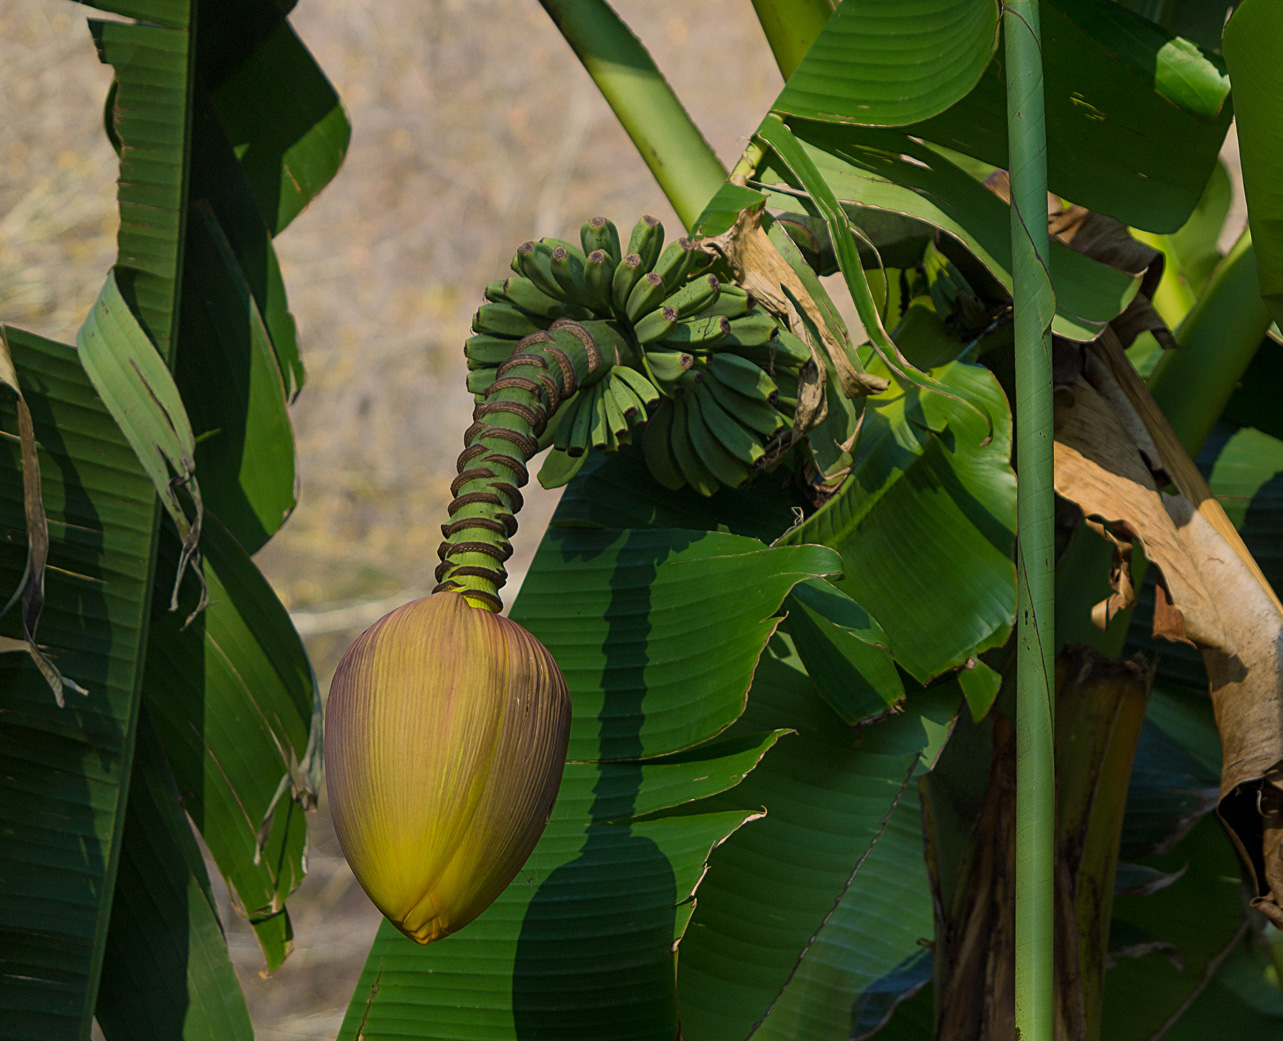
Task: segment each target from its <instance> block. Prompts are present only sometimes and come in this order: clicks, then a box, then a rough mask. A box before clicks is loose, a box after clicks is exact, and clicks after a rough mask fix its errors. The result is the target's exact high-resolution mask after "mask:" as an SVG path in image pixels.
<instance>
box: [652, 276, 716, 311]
mask: <svg viewBox="0 0 1283 1041" xmlns="http://www.w3.org/2000/svg"><path fill="white" fill-rule="evenodd" d="M721 289H722V284H721V283H720V282H719V281H718V280H717V276H716V275H704V276H703V277H701V278H697V279H695V280H694V281H693V282H687V283H686V284H685V285H684V286H682V287H681V289H679V290H677V292H675V293H673V294H672V295H671V296H669V297H668V299H666V300H665V301H664V306H665V307H671V308H672V309H673V310H674V311H676V312H677V317H678V318H679V319H681V318H691V317H694V316H695V315H697V314H702V313H703V312H704V311H705V310H706V309H707V308H709V307H711V306H712V305H713V303H714V302H715V301H716V300H717V296H718V294H719V293H720V292H721Z"/></svg>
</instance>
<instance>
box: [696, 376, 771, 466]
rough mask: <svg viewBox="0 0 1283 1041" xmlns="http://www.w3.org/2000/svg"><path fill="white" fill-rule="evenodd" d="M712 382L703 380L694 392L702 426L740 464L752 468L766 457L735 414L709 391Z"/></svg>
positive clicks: (750, 432)
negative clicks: (701, 418)
mask: <svg viewBox="0 0 1283 1041" xmlns="http://www.w3.org/2000/svg"><path fill="white" fill-rule="evenodd" d="M714 382H715V381H714V380H705V381H704V383H702V384H701V385H700V386H699V388H698V389H697V390H696V391H695V394H694V397H695V399H696V401H697V402H698V404H699V411H700V415H701V416H702V417H703V419H704V425H705V426H707V427H708V429H709V430H710V431H711V432H712V434H713V436H714V437H715V438H717V440H718V441H720V442H721V444H722V447H723V448H725V449H726V450H727V451H728V452H730V453H731V455H733V456H734V457H735V458H736V459H738V460H739V461H740V462H742V463H745V464H746V465H748V466H753V465H754V464H756V463H757V461H758V460H759V459H761V458H762V457H763V456H764V455H766V452H765V450H764V449H763V448H762V445H761V442H759V441H758V439H757V438H756V437H755V436H754V434H753V432H752V431H750V430H749V429H748V427H746V426H745V425H744V422H743V420H742V419H741V418H740V417H739V416H738V415H736V414H734V413H731V412H728V411H726V409H724V408H723V407H722V405H721V402H719V401H718V400H717V398H716V397H714V395H713V394H712V393H710V391H711V384H712V383H714Z"/></svg>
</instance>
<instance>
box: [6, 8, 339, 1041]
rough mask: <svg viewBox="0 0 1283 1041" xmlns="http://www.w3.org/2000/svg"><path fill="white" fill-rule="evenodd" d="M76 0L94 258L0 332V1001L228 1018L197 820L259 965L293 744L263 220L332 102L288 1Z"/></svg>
mask: <svg viewBox="0 0 1283 1041" xmlns="http://www.w3.org/2000/svg"><path fill="white" fill-rule="evenodd" d="M98 6H99V8H101V9H103V10H106V11H110V12H111V13H112V14H113V15H114V16H117V17H115V18H114V19H113V20H102V19H97V18H94V19H91V20H90V21H89V31H90V32H91V33H92V35H93V40H94V42H95V43H96V44H97V48H98V54H99V57H100V58H101V60H102V61H103V62H105V63H107V64H108V65H110V66H111V68H112V71H113V73H114V79H113V83H112V87H111V91H110V94H109V95H108V97H107V99H106V106H105V112H104V120H105V130H106V133H107V135H108V136H109V138H110V139H111V141H112V143H113V144H114V145H115V147H116V150H117V152H118V154H119V156H120V177H119V193H118V199H119V209H120V230H119V235H118V256H117V261H116V263H115V265H114V266H113V267H112V269H111V271H110V272H109V273H108V275H107V277H106V280H105V282H104V285H103V288H102V291H101V293H100V294H99V297H98V299H97V301H96V303H95V304H94V306H93V308H92V310H91V311H90V313H89V315H88V317H87V319H86V320H85V323H84V326H83V327H82V328H81V330H80V333H79V336H78V338H77V343H76V344H75V345H74V346H73V345H67V344H60V343H55V342H52V341H50V340H47V339H45V338H42V337H39V336H35V335H32V334H30V333H27V332H24V331H22V330H19V329H16V328H12V327H8V326H5V327H2V328H0V344H2V345H3V351H0V362H2V364H0V373H3V374H4V376H5V383H6V384H7V386H8V388H9V389H8V390H7V391H6V392H5V396H4V401H3V404H2V405H0V416H2V417H3V418H2V419H0V423H3V427H4V430H5V435H6V436H5V438H4V445H5V447H4V451H3V454H2V456H0V465H2V466H3V468H4V478H3V481H0V487H3V489H4V498H3V507H2V508H3V518H4V519H3V522H2V523H3V527H4V531H5V536H6V537H5V539H4V545H5V549H4V554H3V558H2V560H0V571H2V572H3V581H4V584H5V587H6V589H7V590H9V591H11V592H12V594H13V595H12V599H11V600H10V603H9V607H10V608H12V609H11V610H7V611H6V612H5V616H4V621H3V626H4V638H3V648H2V649H3V650H4V651H6V652H9V653H6V654H5V655H4V657H3V659H0V669H2V670H3V680H0V713H2V716H3V719H4V723H3V726H2V727H0V731H2V736H0V778H2V780H0V814H2V815H3V821H4V824H3V831H4V841H3V843H0V878H2V879H3V880H4V881H3V885H0V890H2V893H0V936H3V939H0V964H2V966H3V969H2V972H0V976H2V978H3V980H4V983H3V985H0V1023H2V1024H3V1033H4V1035H5V1036H6V1037H12V1038H31V1039H35V1038H43V1039H56V1038H68V1039H71V1038H88V1037H89V1036H90V1031H91V1028H92V1026H93V1024H94V1023H95V1021H96V1023H97V1025H98V1027H99V1028H100V1029H101V1031H102V1034H103V1036H105V1037H107V1038H109V1039H112V1038H135V1037H142V1036H147V1037H156V1038H162V1037H163V1038H179V1037H181V1038H192V1039H195V1038H220V1039H248V1038H251V1037H252V1036H253V1031H252V1028H251V1024H250V1019H249V1015H248V1012H247V1009H246V1005H245V1000H244V998H243V996H242V994H241V991H240V987H239V984H238V983H237V980H236V976H235V973H234V971H233V968H232V965H231V962H230V960H229V957H228V952H227V945H226V941H225V939H224V936H223V931H222V928H223V926H222V923H220V921H219V917H218V914H217V912H216V910H215V904H214V900H213V896H212V893H211V887H210V881H209V877H208V874H207V871H206V867H205V860H204V858H203V856H202V851H201V848H200V845H199V844H198V835H199V839H200V840H201V841H203V843H204V848H205V849H206V850H208V853H209V855H210V856H211V857H212V860H213V862H214V863H215V864H216V865H217V868H218V871H219V872H220V873H221V874H222V875H223V877H224V879H225V880H226V882H227V887H228V890H229V891H230V893H231V894H232V900H233V905H234V906H235V907H236V908H237V910H238V912H239V913H241V914H243V915H244V916H245V917H247V918H248V920H249V922H250V923H251V924H252V926H253V929H254V933H255V935H256V936H257V938H258V941H259V944H260V946H261V948H262V955H263V968H264V971H271V970H273V969H275V968H276V967H278V966H279V965H280V964H281V962H282V960H283V959H284V958H285V957H286V955H287V954H288V953H289V951H290V948H291V946H292V944H293V938H292V930H291V927H290V922H289V914H288V912H287V910H286V900H287V898H288V897H289V895H290V894H291V893H292V892H293V891H294V889H295V888H296V887H297V886H298V884H299V882H300V881H301V879H302V877H303V873H304V870H305V864H306V856H305V842H306V826H305V819H304V814H305V812H306V811H307V810H308V809H310V808H312V807H313V806H314V804H315V799H316V794H317V791H318V788H319V784H320V754H321V749H320V736H321V735H320V723H319V720H320V701H319V697H318V693H317V690H316V683H315V680H314V678H313V675H312V670H311V666H310V664H309V662H308V659H307V655H306V654H305V652H304V650H303V646H302V643H301V641H300V639H299V637H298V635H297V633H296V632H295V631H294V628H293V626H292V624H291V623H290V620H289V616H288V614H287V612H286V611H285V609H284V607H283V605H282V604H281V603H280V601H279V600H278V599H277V598H276V596H275V594H274V593H273V592H272V589H271V587H270V586H269V585H268V583H267V581H266V580H265V579H264V578H263V576H262V575H261V574H260V573H259V571H258V569H257V568H256V567H255V565H254V563H253V561H252V559H251V556H250V555H251V554H252V553H253V552H254V551H256V550H257V549H259V548H260V547H261V546H262V545H263V544H264V543H265V542H266V541H267V539H268V538H269V537H270V536H271V535H272V534H273V533H274V532H276V531H277V530H278V529H279V528H280V526H281V524H282V523H283V522H284V520H285V519H286V517H287V516H288V515H289V513H290V511H291V510H292V509H293V507H294V502H295V499H294V495H295V474H294V447H293V437H292V434H291V431H290V426H289V418H288V413H287V411H286V406H287V404H288V402H289V401H290V400H291V399H292V398H293V396H294V395H295V394H296V393H297V391H298V389H299V387H300V385H301V382H302V378H303V368H302V364H301V361H300V352H299V345H298V339H297V336H296V333H295V328H294V321H293V318H292V317H291V315H290V312H289V309H288V306H287V302H286V299H285V293H284V286H283V283H282V279H281V273H280V268H279V265H278V264H277V261H276V255H275V252H274V249H273V245H272V240H273V238H274V237H275V236H276V235H277V234H278V233H279V232H281V231H282V230H284V228H285V227H286V226H287V225H288V224H289V222H290V221H291V220H292V219H293V218H294V217H295V216H296V215H297V214H298V213H299V212H300V211H301V210H302V209H303V207H304V206H306V205H307V203H308V202H309V201H310V200H311V199H312V197H313V196H314V195H315V194H316V193H317V192H318V191H319V190H320V189H321V188H322V187H324V185H325V184H326V182H328V181H329V179H330V178H331V177H332V176H333V174H334V172H335V170H336V169H337V167H338V165H339V163H340V162H341V160H342V158H343V154H344V151H345V149H346V145H347V141H348V135H349V132H348V124H347V121H346V118H345V116H344V114H343V111H342V109H341V107H340V106H339V103H338V99H337V97H336V96H335V94H334V91H333V90H332V89H331V87H330V86H329V84H328V82H327V81H326V79H325V76H324V74H323V73H322V72H321V71H320V69H319V68H318V67H317V65H316V63H315V62H314V61H313V59H312V57H311V56H310V54H309V53H308V51H307V49H306V48H305V47H304V45H303V43H302V42H301V41H300V40H299V38H298V36H297V35H296V34H295V33H294V31H293V30H292V28H291V27H290V24H289V22H288V21H287V20H286V18H285V14H286V13H287V10H288V7H289V6H290V5H278V4H274V3H253V2H251V3H244V4H235V5H229V4H222V3H207V2H198V0H107V2H104V3H101V4H99V5H98ZM6 599H8V593H6Z"/></svg>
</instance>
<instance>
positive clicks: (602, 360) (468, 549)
mask: <svg viewBox="0 0 1283 1041" xmlns="http://www.w3.org/2000/svg"><path fill="white" fill-rule="evenodd" d="M609 370H610V362H609V360H607V358H606V356H605V355H604V353H603V352H602V350H601V349H600V347H598V345H597V343H596V340H595V339H594V337H593V335H592V333H591V332H590V331H589V330H588V328H587V327H585V326H583V325H580V324H579V323H577V322H564V323H562V324H560V325H556V324H554V327H553V328H552V329H549V330H548V331H547V332H536V333H532V334H531V335H529V336H526V337H524V338H523V339H521V340H519V341H518V342H517V345H516V347H515V349H514V351H513V354H512V356H511V357H510V358H509V359H508V360H507V361H506V362H504V363H503V364H502V365H500V366H499V369H498V372H497V376H498V378H497V379H496V380H495V381H494V382H493V383H492V384H491V385H490V387H489V388H488V389H487V390H486V394H485V400H484V401H482V402H481V403H480V404H479V405H478V406H477V408H476V410H475V411H474V412H473V414H472V416H473V422H472V425H471V426H470V427H468V429H467V430H466V431H464V435H463V445H464V448H463V453H462V454H461V455H460V456H459V464H458V470H459V476H458V477H456V478H455V480H454V483H453V484H452V485H451V486H450V493H451V494H452V495H453V496H454V501H453V502H451V503H450V507H449V516H450V520H449V523H447V524H445V525H444V526H443V527H442V529H441V534H442V535H444V536H445V541H444V542H442V543H441V546H440V548H439V549H438V550H437V555H438V556H439V557H440V558H441V564H440V566H438V568H437V574H436V577H437V585H436V588H434V589H433V590H432V591H433V592H434V593H439V592H442V591H444V590H450V589H454V590H458V591H459V592H460V593H461V594H462V595H463V597H464V599H466V600H467V601H468V603H469V604H470V605H471V606H473V607H477V608H482V609H484V610H487V611H495V612H498V611H501V610H503V601H502V600H501V599H500V598H499V590H500V589H502V588H503V584H504V582H506V581H507V578H508V573H507V572H506V571H505V570H504V567H503V564H504V561H506V560H507V559H508V557H509V556H510V555H511V553H512V545H511V541H510V540H511V539H512V536H513V535H515V534H516V533H517V514H518V512H520V510H521V506H522V499H521V492H520V490H519V489H520V488H521V487H522V486H523V485H525V483H526V481H527V480H528V478H529V474H528V473H527V471H526V463H528V462H529V461H530V459H531V458H532V457H533V456H534V455H535V454H536V453H537V452H538V451H539V437H540V435H541V434H543V432H544V429H545V428H546V426H547V424H548V421H549V420H550V419H551V418H552V417H553V416H554V415H555V414H556V412H557V409H558V408H559V407H560V406H561V402H563V401H566V400H568V399H569V398H570V397H571V396H572V395H573V394H574V393H575V392H576V391H578V390H580V389H581V388H583V387H586V386H588V385H590V384H592V383H595V382H597V380H599V379H601V378H602V377H603V376H604V375H605V374H606V373H607V372H608V371H609Z"/></svg>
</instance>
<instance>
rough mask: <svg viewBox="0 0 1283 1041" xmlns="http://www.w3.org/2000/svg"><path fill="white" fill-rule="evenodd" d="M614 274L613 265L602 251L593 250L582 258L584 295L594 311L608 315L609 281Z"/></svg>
mask: <svg viewBox="0 0 1283 1041" xmlns="http://www.w3.org/2000/svg"><path fill="white" fill-rule="evenodd" d="M614 273H615V265H614V264H613V263H612V262H611V260H610V257H609V256H608V255H607V254H606V251H605V250H604V249H595V250H593V251H592V252H591V253H589V254H588V256H587V257H585V258H584V293H585V294H586V295H587V297H588V300H589V306H591V307H592V309H593V310H594V311H597V312H602V313H606V314H609V313H610V309H611V307H612V305H613V301H612V300H611V299H610V279H611V276H612V275H614Z"/></svg>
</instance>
